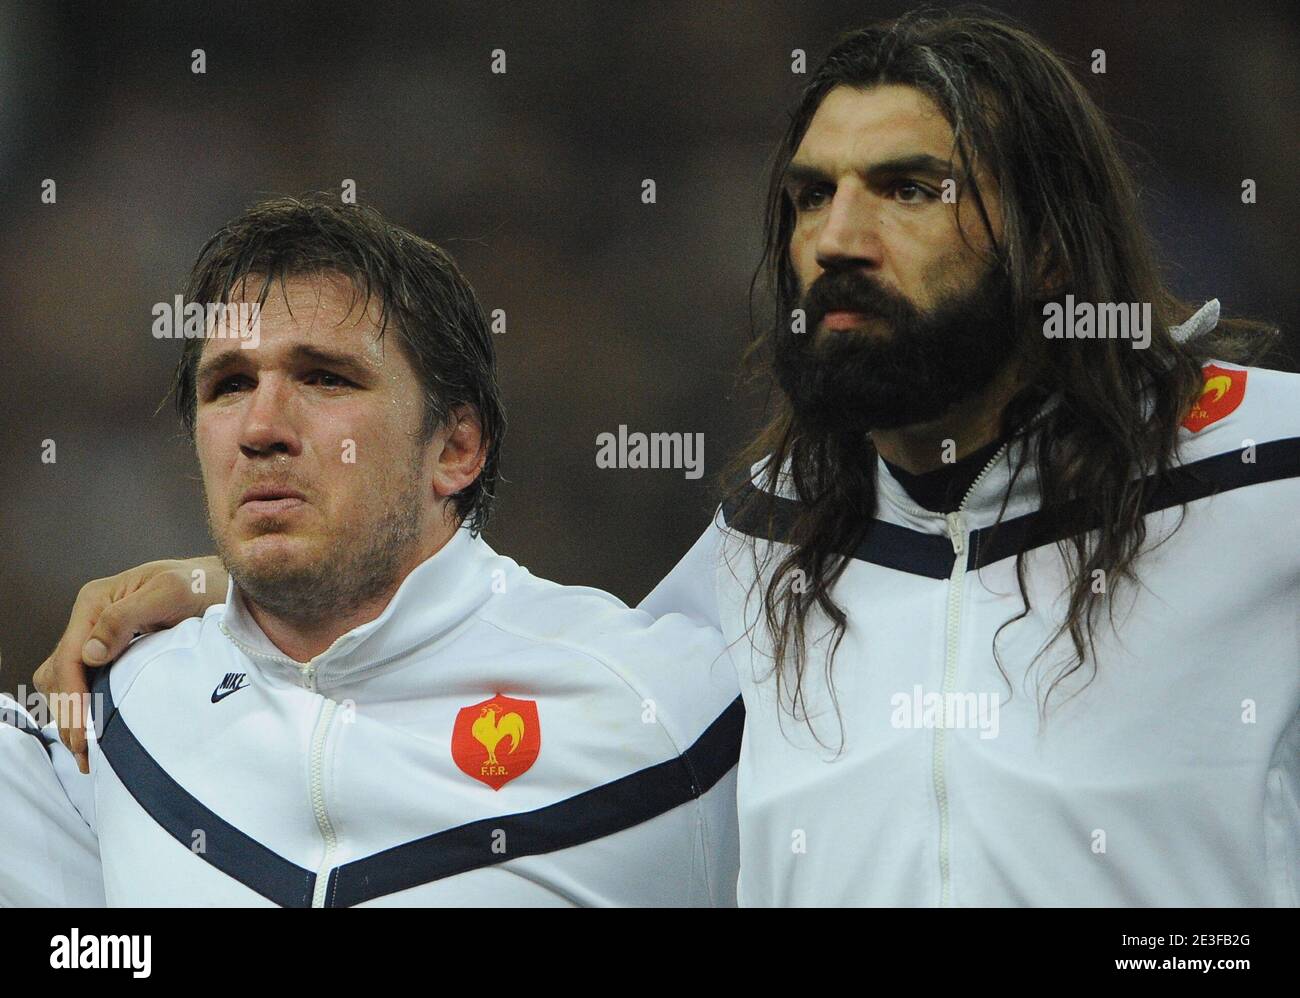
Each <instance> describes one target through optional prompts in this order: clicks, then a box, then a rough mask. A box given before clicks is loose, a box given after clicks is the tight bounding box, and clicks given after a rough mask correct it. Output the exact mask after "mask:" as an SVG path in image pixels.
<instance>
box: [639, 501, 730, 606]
mask: <svg viewBox="0 0 1300 998" xmlns="http://www.w3.org/2000/svg"><path fill="white" fill-rule="evenodd" d="M721 516H722V514H721V511H719V512H718V514H717V517H715V519H714V521H713V522H712V523H710V524H709V525H708V527H707V528H706V529H705V531H704V533H703V534H702V535H701V536H700V539H699V540H697V541H696V542H695V544H694V545H692V546H691V549H690V550H689V551H687V552H686V555H685V556H684V557H683V558H682V560H681V561H679V562H678V563H677V566H676V567H675V568H674V569H673V570H672V571H671V572H669V573H668V574H667V575H665V576H664V577H663V580H662V581H660V583H659V584H658V585H657V586H655V587H654V589H652V590H651V591H650V594H649V595H648V596H646V598H645V599H643V600H642V601H641V602H640V604H638V606H637V609H639V610H644V611H646V613H648V614H650V615H651V616H653V617H662V616H664V615H665V614H669V613H680V614H684V615H685V616H687V617H689V618H690V619H691V620H693V621H695V622H696V623H699V624H705V625H706V626H708V627H712V628H715V629H718V630H721V622H720V618H719V614H718V590H717V576H718V559H719V558H720V556H721V545H722V543H723V539H724V535H723V532H722V528H721V527H720V526H719V524H718V520H719V518H721Z"/></svg>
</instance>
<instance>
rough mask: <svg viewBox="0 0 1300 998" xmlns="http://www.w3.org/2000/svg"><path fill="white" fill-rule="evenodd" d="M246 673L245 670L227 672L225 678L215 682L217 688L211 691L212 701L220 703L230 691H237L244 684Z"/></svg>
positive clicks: (245, 683) (245, 684) (245, 682)
mask: <svg viewBox="0 0 1300 998" xmlns="http://www.w3.org/2000/svg"><path fill="white" fill-rule="evenodd" d="M247 676H248V674H247V673H245V672H227V673H226V678H225V679H223V680H221V682H219V683H217V688H216V689H215V690H213V691H212V702H213V703H220V702H221V701H222V700H224V699H226V697H228V696H230V694H232V693H238V692H239V691H240V690H242V689H243V688H244V687H245V686H247V685H248V682H247Z"/></svg>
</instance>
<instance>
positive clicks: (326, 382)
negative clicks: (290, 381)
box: [307, 371, 352, 388]
mask: <svg viewBox="0 0 1300 998" xmlns="http://www.w3.org/2000/svg"><path fill="white" fill-rule="evenodd" d="M307 383H308V384H318V385H320V386H321V387H322V388H347V387H349V386H350V385H351V384H352V382H351V381H349V380H348V379H347V378H345V377H343V376H342V375H341V374H335V373H334V372H333V371H312V373H311V374H309V375H307Z"/></svg>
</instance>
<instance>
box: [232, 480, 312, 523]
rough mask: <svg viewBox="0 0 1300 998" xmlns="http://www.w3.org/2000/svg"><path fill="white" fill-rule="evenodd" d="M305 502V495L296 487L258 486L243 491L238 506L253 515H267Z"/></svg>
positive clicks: (286, 510)
mask: <svg viewBox="0 0 1300 998" xmlns="http://www.w3.org/2000/svg"><path fill="white" fill-rule="evenodd" d="M306 502H307V499H306V497H305V496H304V495H303V494H302V493H301V492H299V491H297V490H296V489H282V488H275V487H272V486H259V487H256V488H251V489H249V490H248V491H247V492H245V493H244V495H243V497H242V498H241V499H240V500H239V508H240V509H243V510H247V511H248V512H250V513H252V514H253V515H255V516H269V515H271V514H275V513H286V512H288V511H289V510H293V509H297V508H298V507H300V506H304V505H306Z"/></svg>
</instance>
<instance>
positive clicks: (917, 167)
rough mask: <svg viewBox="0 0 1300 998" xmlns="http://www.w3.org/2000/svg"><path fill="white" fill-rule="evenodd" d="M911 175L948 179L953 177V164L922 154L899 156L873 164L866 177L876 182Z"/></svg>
mask: <svg viewBox="0 0 1300 998" xmlns="http://www.w3.org/2000/svg"><path fill="white" fill-rule="evenodd" d="M904 173H911V174H916V175H918V176H923V177H931V178H947V177H951V176H953V164H952V162H951V161H950V160H946V159H940V158H939V157H938V156H931V155H929V154H928V153H922V154H918V155H915V156H898V157H896V158H894V159H886V160H882V161H881V162H879V163H873V164H871V166H870V167H868V168H867V172H866V175H867V176H868V177H870V178H871V179H873V180H875V179H877V178H879V177H894V176H898V175H899V174H904Z"/></svg>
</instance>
